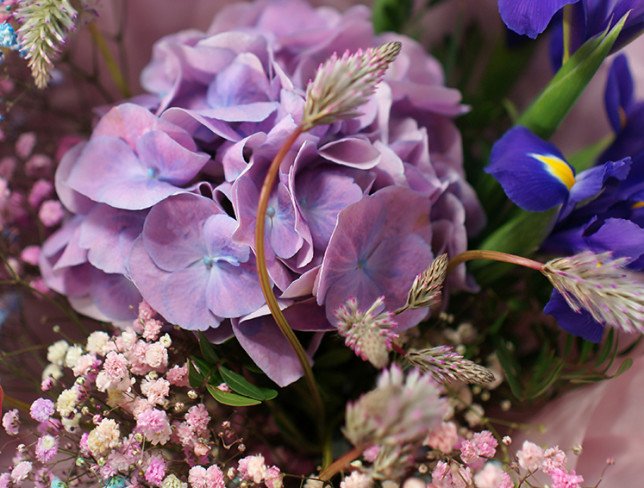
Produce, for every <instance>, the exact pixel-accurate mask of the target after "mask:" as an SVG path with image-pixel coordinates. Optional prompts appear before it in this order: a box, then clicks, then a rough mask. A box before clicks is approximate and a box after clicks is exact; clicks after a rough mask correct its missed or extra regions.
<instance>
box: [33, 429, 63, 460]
mask: <svg viewBox="0 0 644 488" xmlns="http://www.w3.org/2000/svg"><path fill="white" fill-rule="evenodd" d="M56 454H58V438H57V437H54V436H51V435H44V436H42V437H41V438H39V439H38V442H37V443H36V459H38V461H40V462H41V463H43V464H46V463H48V462H50V461H51V460H52V459H54V457H56Z"/></svg>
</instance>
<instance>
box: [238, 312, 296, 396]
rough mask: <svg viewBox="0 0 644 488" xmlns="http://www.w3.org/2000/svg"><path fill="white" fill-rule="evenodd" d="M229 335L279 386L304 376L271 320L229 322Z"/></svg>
mask: <svg viewBox="0 0 644 488" xmlns="http://www.w3.org/2000/svg"><path fill="white" fill-rule="evenodd" d="M233 333H234V334H235V337H236V338H237V340H238V341H239V344H240V345H241V346H242V347H243V348H244V350H245V351H246V352H247V353H248V355H249V356H250V357H251V359H252V360H253V361H254V362H255V364H256V365H257V366H259V367H260V368H261V370H262V371H264V373H266V375H267V376H268V377H269V378H270V379H271V380H273V381H274V382H275V383H277V384H278V385H279V386H281V387H285V386H287V385H290V384H291V383H293V382H294V381H296V380H298V379H299V378H301V377H302V375H303V374H304V372H303V371H302V366H301V365H300V362H299V360H298V358H297V356H296V355H295V352H294V351H293V346H291V344H290V343H289V342H288V341H287V340H286V338H285V337H284V335H283V334H282V332H281V331H280V330H279V328H278V327H277V324H276V323H275V322H274V320H273V319H272V317H270V316H267V317H260V318H258V319H255V320H250V321H247V322H242V323H238V322H236V321H233Z"/></svg>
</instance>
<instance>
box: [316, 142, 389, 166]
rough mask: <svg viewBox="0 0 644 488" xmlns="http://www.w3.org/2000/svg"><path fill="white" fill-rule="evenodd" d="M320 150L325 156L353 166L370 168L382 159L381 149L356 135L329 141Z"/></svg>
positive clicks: (332, 160) (338, 162) (321, 154)
mask: <svg viewBox="0 0 644 488" xmlns="http://www.w3.org/2000/svg"><path fill="white" fill-rule="evenodd" d="M319 152H320V156H322V157H323V158H325V159H327V160H329V161H331V162H333V163H337V164H341V165H343V166H349V167H351V168H360V169H370V168H373V167H374V166H376V165H377V164H378V162H379V161H380V151H378V150H377V149H376V148H375V147H374V146H373V145H372V144H371V143H370V142H369V141H365V140H364V139H358V138H356V137H348V138H345V139H340V140H337V141H333V142H329V143H327V144H325V145H324V146H322V147H321V148H320V150H319Z"/></svg>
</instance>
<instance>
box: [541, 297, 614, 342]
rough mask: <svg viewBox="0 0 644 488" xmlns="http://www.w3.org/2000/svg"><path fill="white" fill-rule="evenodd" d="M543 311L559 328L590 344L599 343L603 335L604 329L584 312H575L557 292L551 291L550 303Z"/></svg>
mask: <svg viewBox="0 0 644 488" xmlns="http://www.w3.org/2000/svg"><path fill="white" fill-rule="evenodd" d="M543 311H544V312H545V313H547V314H548V315H552V316H553V317H554V318H555V319H556V320H557V323H558V324H559V326H560V327H561V328H562V329H564V330H565V331H566V332H568V333H569V334H572V335H574V336H577V337H581V338H583V339H586V340H587V341H590V342H595V343H597V342H599V341H601V339H602V335H603V333H604V327H603V326H602V325H601V324H600V323H599V322H597V321H596V320H595V319H593V318H592V316H591V315H590V314H589V313H588V312H586V311H585V310H580V311H579V312H575V311H574V310H573V309H571V308H570V307H569V306H568V304H567V303H566V300H564V298H563V297H562V296H561V295H560V294H559V292H558V291H556V290H552V295H550V301H548V303H547V304H546V306H545V307H544V309H543Z"/></svg>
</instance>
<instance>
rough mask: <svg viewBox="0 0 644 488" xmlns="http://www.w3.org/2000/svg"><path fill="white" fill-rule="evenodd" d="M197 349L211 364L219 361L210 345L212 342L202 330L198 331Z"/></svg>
mask: <svg viewBox="0 0 644 488" xmlns="http://www.w3.org/2000/svg"><path fill="white" fill-rule="evenodd" d="M199 349H200V350H201V354H202V355H203V358H204V359H205V360H206V361H207V362H208V363H209V364H212V365H215V364H217V363H218V362H219V356H217V353H216V352H215V348H214V347H212V344H211V343H210V341H209V340H208V339H206V336H205V335H203V333H202V332H199Z"/></svg>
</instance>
